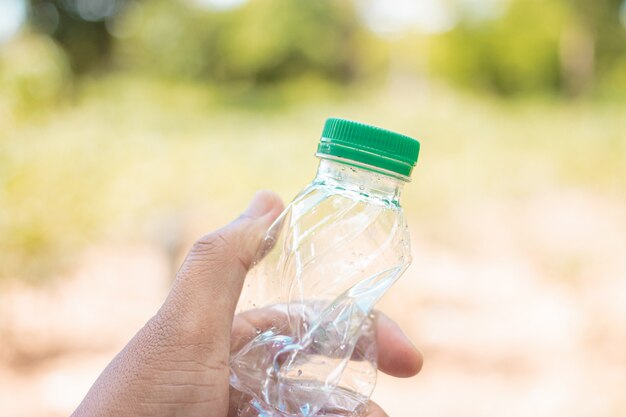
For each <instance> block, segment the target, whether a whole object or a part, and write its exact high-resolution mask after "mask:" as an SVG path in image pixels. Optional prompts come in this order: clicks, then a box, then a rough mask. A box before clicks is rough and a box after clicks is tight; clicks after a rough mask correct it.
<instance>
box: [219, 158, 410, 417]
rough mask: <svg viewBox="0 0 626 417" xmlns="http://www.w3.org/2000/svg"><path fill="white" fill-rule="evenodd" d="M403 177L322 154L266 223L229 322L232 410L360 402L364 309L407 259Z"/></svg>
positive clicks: (371, 338)
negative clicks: (310, 175) (308, 178)
mask: <svg viewBox="0 0 626 417" xmlns="http://www.w3.org/2000/svg"><path fill="white" fill-rule="evenodd" d="M403 182H404V181H403V179H402V178H399V177H394V176H390V175H388V174H383V173H378V172H374V171H371V170H368V169H364V168H359V167H356V166H351V165H347V164H345V163H343V162H337V161H334V160H332V159H322V160H321V162H320V167H319V169H318V173H317V176H316V177H315V179H314V181H313V182H312V183H311V184H309V185H308V186H307V187H306V188H305V189H304V190H303V191H302V192H301V193H300V194H299V195H298V196H297V197H296V198H295V199H294V200H293V202H292V203H291V204H290V205H289V206H288V207H287V208H286V210H285V211H284V212H283V214H282V215H281V216H280V217H279V218H278V219H277V220H276V222H275V223H274V225H273V226H272V227H271V228H270V229H269V230H268V233H267V236H266V238H265V240H264V241H263V243H262V245H261V247H260V248H259V253H258V259H259V260H258V262H257V263H256V264H255V265H254V266H253V268H252V269H251V271H250V273H249V275H248V277H247V279H246V282H245V284H244V289H243V292H242V296H241V298H240V301H239V304H238V307H237V315H236V318H235V323H234V326H233V346H232V351H231V360H230V367H231V378H230V382H231V385H232V387H233V388H234V389H235V390H236V391H238V394H237V395H238V398H236V399H235V401H237V409H238V415H239V416H241V417H248V416H255V417H256V416H264V417H265V416H272V417H273V416H276V417H283V416H285V417H286V416H297V417H308V416H311V417H312V416H316V415H337V416H340V415H353V414H354V413H355V412H356V411H357V410H358V408H359V407H360V406H361V405H363V404H364V403H365V402H367V400H368V399H369V396H370V395H371V393H372V390H373V388H374V385H375V382H376V369H377V365H376V355H377V352H376V343H375V329H374V328H373V322H372V317H371V311H372V308H373V307H374V305H375V303H376V302H377V301H378V300H379V299H380V298H381V297H382V295H383V294H384V293H385V292H386V291H387V290H388V289H389V288H390V287H391V285H392V284H393V283H394V282H395V281H396V280H397V279H398V277H399V276H400V275H401V274H402V273H403V272H404V271H405V270H406V268H407V267H408V265H409V264H410V262H411V257H410V243H409V236H408V230H407V227H406V224H405V220H404V214H403V212H402V208H401V206H400V204H399V197H400V192H401V190H402V186H403Z"/></svg>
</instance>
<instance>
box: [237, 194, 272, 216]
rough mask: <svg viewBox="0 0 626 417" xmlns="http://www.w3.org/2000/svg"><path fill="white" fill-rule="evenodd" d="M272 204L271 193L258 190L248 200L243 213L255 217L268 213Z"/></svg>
mask: <svg viewBox="0 0 626 417" xmlns="http://www.w3.org/2000/svg"><path fill="white" fill-rule="evenodd" d="M272 206H273V203H272V196H271V193H270V192H269V191H258V192H257V193H256V194H255V195H254V197H252V201H250V204H249V205H248V208H246V210H245V211H244V212H243V213H244V214H245V215H246V216H248V217H254V218H257V217H261V216H263V215H264V214H267V213H269V211H270V210H271V209H272Z"/></svg>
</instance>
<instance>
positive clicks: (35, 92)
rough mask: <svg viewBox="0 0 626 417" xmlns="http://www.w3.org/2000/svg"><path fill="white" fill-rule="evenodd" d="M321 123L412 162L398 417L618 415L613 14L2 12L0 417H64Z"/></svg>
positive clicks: (299, 4)
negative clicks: (368, 135) (188, 260)
mask: <svg viewBox="0 0 626 417" xmlns="http://www.w3.org/2000/svg"><path fill="white" fill-rule="evenodd" d="M328 116H338V117H346V118H351V119H355V120H359V121H363V122H368V123H372V124H376V125H380V126H383V127H387V128H389V129H393V130H397V131H400V132H403V133H405V134H408V135H412V136H415V137H417V138H419V139H420V140H421V142H422V153H421V155H420V161H419V162H418V165H417V167H416V169H415V171H414V175H413V182H412V183H411V184H409V185H408V186H407V187H406V192H405V194H404V196H403V205H404V207H405V210H406V213H407V216H408V221H409V224H410V229H411V235H412V244H413V256H414V263H413V265H412V267H411V268H410V269H409V270H408V272H407V273H406V275H404V276H403V278H402V279H401V280H400V281H399V282H398V284H397V285H396V287H395V288H394V289H393V290H392V291H391V292H390V293H389V294H388V295H387V296H386V298H385V299H384V301H383V302H382V303H381V306H380V307H381V309H383V310H384V311H386V312H387V313H388V314H389V315H390V316H392V317H393V318H395V319H396V320H398V321H399V322H400V323H401V324H402V325H403V327H404V328H405V329H406V331H407V333H408V334H409V335H410V336H411V338H412V339H413V340H414V341H415V343H416V344H417V345H418V346H419V347H420V348H421V349H422V351H423V352H424V355H425V358H426V359H425V360H426V362H425V365H424V369H423V371H422V373H421V374H420V375H419V376H418V377H416V378H413V379H409V380H394V379H391V378H389V377H386V376H384V375H382V376H381V377H380V380H379V384H378V387H377V390H376V393H375V395H374V399H375V400H376V401H378V402H379V403H381V405H383V406H384V407H385V408H386V409H387V411H388V412H389V414H390V416H392V417H412V416H416V415H419V416H422V417H426V416H465V417H474V416H476V417H479V416H494V417H495V416H502V415H506V416H534V417H542V416H554V417H556V416H564V415H567V416H569V417H576V416H591V415H593V416H595V417H604V416H607V417H610V416H624V415H626V395H624V387H626V350H625V349H624V347H625V346H626V2H622V0H308V1H306V0H247V1H246V0H0V340H1V343H0V415H2V416H14V417H22V416H28V417H30V416H52V417H55V416H64V415H68V414H69V413H70V412H71V411H72V410H73V409H74V408H75V407H76V405H77V404H78V403H79V401H80V400H81V398H82V397H83V395H84V394H85V393H86V391H87V390H88V388H89V387H90V385H91V384H92V383H93V381H94V380H95V378H96V377H97V375H98V374H99V372H100V371H101V370H102V368H103V367H104V366H105V365H106V364H107V363H108V361H109V360H110V359H111V358H112V357H113V355H114V354H115V353H116V352H117V351H119V350H120V349H121V348H122V347H123V346H124V344H125V343H126V341H127V340H128V339H129V338H130V337H131V336H132V335H133V334H134V333H135V331H136V330H137V329H138V328H139V327H140V326H141V325H142V324H143V323H144V322H145V321H146V320H147V319H148V318H149V317H150V316H151V315H152V314H153V313H154V312H155V311H156V309H157V308H158V306H159V305H160V303H161V302H162V300H163V298H164V296H165V294H166V292H167V289H168V287H169V284H170V282H171V279H172V276H173V275H174V273H175V271H176V269H177V266H178V265H179V263H180V261H181V259H182V257H183V256H184V253H185V251H186V250H187V249H188V248H189V246H190V244H191V242H193V240H194V239H195V238H197V237H198V236H200V235H202V234H204V233H206V232H207V231H209V230H212V229H214V228H216V227H218V226H220V225H222V224H223V223H225V222H227V221H229V220H230V219H232V218H234V217H235V216H236V215H237V213H239V212H240V210H242V208H243V207H244V206H245V204H246V202H247V201H248V199H249V198H250V197H251V196H252V195H253V193H254V192H255V190H257V189H259V188H270V189H273V190H276V191H277V192H278V193H279V194H280V195H281V196H283V198H284V199H285V200H287V201H288V200H290V199H291V198H292V197H293V196H294V195H295V194H296V193H297V192H298V191H299V189H300V188H301V187H303V186H304V185H305V184H306V183H307V182H308V181H310V179H311V178H312V177H313V175H314V173H315V168H316V164H317V160H316V159H315V157H314V155H313V154H314V150H315V147H316V141H317V140H318V137H319V134H320V132H321V128H322V125H323V122H324V119H325V118H326V117H328Z"/></svg>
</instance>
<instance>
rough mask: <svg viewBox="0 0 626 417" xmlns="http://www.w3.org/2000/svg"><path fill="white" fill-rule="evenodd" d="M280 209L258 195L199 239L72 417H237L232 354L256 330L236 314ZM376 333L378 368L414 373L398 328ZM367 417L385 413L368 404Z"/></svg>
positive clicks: (267, 195)
mask: <svg viewBox="0 0 626 417" xmlns="http://www.w3.org/2000/svg"><path fill="white" fill-rule="evenodd" d="M282 210H283V204H282V202H281V200H280V198H279V197H278V196H276V194H274V193H272V192H269V191H261V192H259V193H257V194H256V195H255V197H254V198H253V200H252V202H251V203H250V206H249V207H248V208H247V209H246V210H245V212H244V213H243V214H242V215H241V216H240V217H239V218H237V219H236V220H235V221H233V222H232V223H230V224H228V225H227V226H225V227H223V228H221V229H219V230H217V231H215V232H212V233H210V234H208V235H206V236H204V237H202V238H201V239H199V240H198V241H197V242H196V243H195V244H194V245H193V247H192V249H191V251H190V252H189V253H188V254H187V257H186V259H185V261H184V263H183V265H182V267H181V268H180V270H179V271H178V273H177V276H176V279H175V281H174V284H173V286H172V289H171V290H170V293H169V295H168V296H167V298H166V300H165V302H164V303H163V305H162V306H161V308H160V309H159V311H158V312H157V313H156V314H155V315H154V316H153V317H152V318H151V319H150V320H149V321H148V322H147V323H146V325H145V326H144V327H143V328H142V329H141V330H139V332H137V334H136V335H135V336H134V337H133V338H132V339H131V340H130V342H128V344H127V345H126V347H124V349H123V350H122V351H121V352H120V353H118V354H117V356H116V357H115V358H114V359H113V360H112V361H111V363H110V364H109V365H108V366H107V367H106V368H105V369H104V371H103V372H102V374H100V376H99V377H98V379H97V380H96V382H95V383H94V385H93V386H92V387H91V389H90V390H89V392H88V393H87V395H86V396H85V398H84V399H83V401H82V402H81V403H80V405H79V406H78V408H77V409H76V411H75V412H74V413H73V414H72V415H73V416H74V417H82V416H90V417H93V416H116V417H125V416H129V417H130V416H157V417H160V416H185V417H196V416H197V417H200V416H202V417H206V416H209V417H231V416H234V415H235V414H236V413H235V410H234V408H233V406H231V400H232V398H231V397H233V398H234V395H232V396H231V395H230V388H229V381H228V380H229V365H228V359H229V353H230V351H231V349H233V348H234V347H236V345H237V343H238V340H240V337H241V335H242V334H243V333H245V332H246V331H248V330H247V329H249V328H250V326H251V324H250V320H249V319H248V318H246V317H242V316H241V315H240V316H235V314H234V312H235V307H236V305H237V301H238V299H239V294H240V293H241V289H242V286H243V282H244V278H245V276H246V273H247V271H248V269H249V268H250V265H251V262H252V260H253V258H254V255H255V253H256V250H257V248H258V246H259V243H260V242H261V240H262V238H263V236H264V234H265V231H266V230H267V228H268V227H269V226H270V225H271V224H272V222H273V221H274V220H275V219H276V217H278V215H279V214H280V212H281V211H282ZM376 330H377V339H378V344H379V346H378V351H379V353H378V367H379V369H380V370H381V371H382V372H385V373H387V374H389V375H392V376H395V377H399V378H406V377H411V376H413V375H416V374H417V373H418V372H419V370H420V369H421V367H422V356H421V354H420V353H419V352H418V351H417V349H416V348H415V347H414V346H413V344H412V343H411V342H410V341H409V339H408V338H407V337H406V336H405V335H404V333H403V332H402V330H401V329H400V328H399V327H398V325H396V324H395V323H394V322H393V321H392V320H390V319H389V318H387V317H386V316H385V315H383V314H382V313H376ZM234 402H235V401H233V403H234ZM365 415H366V416H367V417H383V416H386V415H387V414H385V412H384V411H383V410H382V409H381V408H380V407H379V406H377V405H376V404H374V403H373V402H370V403H369V404H368V406H367V410H366V411H365Z"/></svg>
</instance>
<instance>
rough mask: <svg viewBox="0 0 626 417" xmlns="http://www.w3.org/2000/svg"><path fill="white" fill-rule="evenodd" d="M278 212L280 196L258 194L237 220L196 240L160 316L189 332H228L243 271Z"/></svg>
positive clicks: (244, 271) (265, 192) (281, 206)
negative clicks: (183, 324) (169, 318)
mask: <svg viewBox="0 0 626 417" xmlns="http://www.w3.org/2000/svg"><path fill="white" fill-rule="evenodd" d="M282 209H283V204H282V202H281V200H280V197H278V196H277V195H276V194H274V193H273V192H270V191H260V192H258V193H257V194H256V195H255V196H254V198H253V199H252V201H251V202H250V205H249V206H248V208H247V209H246V210H245V211H244V212H243V213H242V214H241V215H240V216H239V217H238V218H237V219H236V220H234V221H233V222H232V223H230V224H228V225H226V226H224V227H222V228H221V229H218V230H216V231H214V232H212V233H209V234H207V235H206V236H204V237H202V238H200V239H199V240H198V241H196V242H195V243H194V245H193V247H192V248H191V250H190V251H189V253H188V254H187V257H186V258H185V261H184V262H183V265H182V266H181V268H180V270H179V271H178V273H177V275H176V280H175V281H174V285H173V287H172V290H171V291H170V294H169V295H168V297H167V300H166V301H165V304H164V305H163V307H162V309H161V310H162V311H161V312H160V313H161V314H165V315H167V316H171V315H174V316H175V317H176V318H177V319H179V320H180V319H181V318H182V319H183V320H184V322H185V323H186V324H187V325H191V326H193V329H190V330H194V331H197V330H199V329H203V330H204V331H209V332H212V333H213V334H216V333H215V332H218V334H221V333H224V334H229V332H230V327H231V325H232V318H233V314H234V311H235V307H236V305H237V301H238V299H239V294H240V293H241V288H242V286H243V281H244V279H245V276H246V273H247V272H248V269H249V268H250V266H251V264H252V262H253V261H254V257H255V255H256V252H257V250H258V248H259V245H260V243H261V241H262V239H263V237H264V236H265V233H266V231H267V229H268V228H269V226H270V225H271V224H272V223H273V222H274V220H276V218H277V217H278V215H279V214H280V212H281V211H282ZM181 315H182V316H183V317H181ZM179 320H177V321H178V322H179V323H180V321H179Z"/></svg>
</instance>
